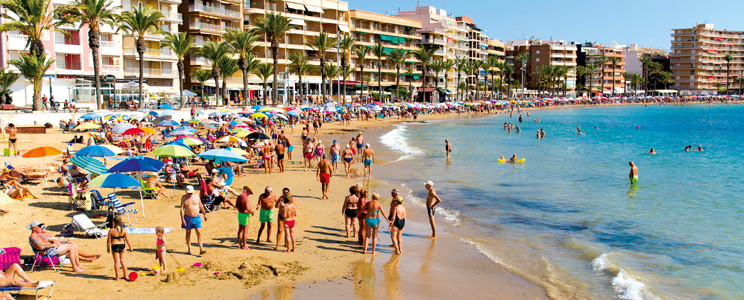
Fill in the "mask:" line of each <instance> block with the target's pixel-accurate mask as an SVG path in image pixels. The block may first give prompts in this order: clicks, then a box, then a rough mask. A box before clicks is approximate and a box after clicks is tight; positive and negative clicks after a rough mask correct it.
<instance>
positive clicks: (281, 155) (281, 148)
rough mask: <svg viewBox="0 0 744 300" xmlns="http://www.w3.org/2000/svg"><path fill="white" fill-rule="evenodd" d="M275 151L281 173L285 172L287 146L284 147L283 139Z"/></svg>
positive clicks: (277, 144)
mask: <svg viewBox="0 0 744 300" xmlns="http://www.w3.org/2000/svg"><path fill="white" fill-rule="evenodd" d="M274 151H275V152H276V164H277V166H278V167H279V173H284V153H285V152H286V148H284V143H283V141H280V142H278V143H276V147H274Z"/></svg>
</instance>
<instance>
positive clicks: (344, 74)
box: [341, 57, 348, 104]
mask: <svg viewBox="0 0 744 300" xmlns="http://www.w3.org/2000/svg"><path fill="white" fill-rule="evenodd" d="M347 64H348V63H347V62H346V57H344V58H341V72H342V73H343V75H342V76H343V77H344V87H343V90H344V93H343V95H344V101H343V102H341V104H346V65H347Z"/></svg>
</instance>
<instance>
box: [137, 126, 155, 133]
mask: <svg viewBox="0 0 744 300" xmlns="http://www.w3.org/2000/svg"><path fill="white" fill-rule="evenodd" d="M140 129H142V131H143V132H144V133H158V132H157V131H156V130H155V129H152V128H150V127H140Z"/></svg>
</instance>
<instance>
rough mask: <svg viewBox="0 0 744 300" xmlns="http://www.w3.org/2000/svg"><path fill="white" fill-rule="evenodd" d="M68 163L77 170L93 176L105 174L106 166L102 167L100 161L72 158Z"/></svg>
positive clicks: (81, 157) (89, 158)
mask: <svg viewBox="0 0 744 300" xmlns="http://www.w3.org/2000/svg"><path fill="white" fill-rule="evenodd" d="M70 161H71V162H72V164H73V165H76V166H78V167H79V168H82V169H83V170H86V171H88V172H91V173H93V174H96V175H101V174H105V173H106V165H104V164H103V163H102V162H101V161H100V160H97V159H95V158H93V157H90V156H73V157H72V158H71V159H70Z"/></svg>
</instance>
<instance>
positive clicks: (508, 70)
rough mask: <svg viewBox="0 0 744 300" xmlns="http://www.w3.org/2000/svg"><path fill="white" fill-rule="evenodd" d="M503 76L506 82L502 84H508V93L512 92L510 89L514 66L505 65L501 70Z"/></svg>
mask: <svg viewBox="0 0 744 300" xmlns="http://www.w3.org/2000/svg"><path fill="white" fill-rule="evenodd" d="M501 74H502V76H504V80H502V82H501V84H506V91H509V90H511V89H510V88H509V87H510V82H511V81H512V75H513V74H514V66H512V65H510V64H507V63H504V68H503V69H501ZM506 91H505V92H506ZM507 94H508V92H507Z"/></svg>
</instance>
